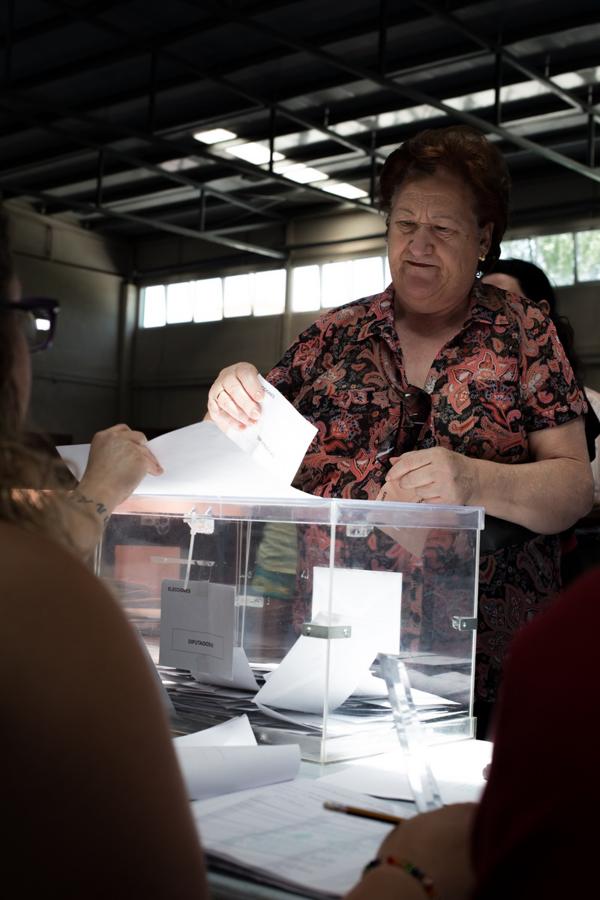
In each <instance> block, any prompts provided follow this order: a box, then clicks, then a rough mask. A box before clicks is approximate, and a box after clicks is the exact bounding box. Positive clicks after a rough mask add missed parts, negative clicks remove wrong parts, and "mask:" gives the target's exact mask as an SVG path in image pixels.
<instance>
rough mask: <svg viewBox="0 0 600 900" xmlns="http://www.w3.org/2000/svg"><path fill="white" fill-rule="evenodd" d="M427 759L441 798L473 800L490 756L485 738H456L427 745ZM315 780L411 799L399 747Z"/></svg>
mask: <svg viewBox="0 0 600 900" xmlns="http://www.w3.org/2000/svg"><path fill="white" fill-rule="evenodd" d="M426 752H427V759H428V762H429V765H430V767H431V770H432V772H433V775H434V777H435V780H436V782H437V785H438V787H439V789H440V794H441V797H442V800H443V802H444V803H445V804H448V803H476V802H477V801H478V800H479V798H480V797H481V794H482V792H483V788H484V787H485V779H484V777H483V770H484V768H485V766H487V765H488V763H489V762H490V760H491V758H492V744H491V743H490V742H489V741H475V740H467V741H456V742H454V743H448V744H437V745H434V746H430V747H427V751H426ZM319 783H321V784H323V785H326V786H328V787H336V788H343V789H352V788H355V787H356V785H359V786H360V789H361V791H364V793H365V794H371V795H372V796H374V797H384V798H387V799H394V800H410V799H412V791H411V789H410V785H409V782H408V776H407V774H406V765H405V762H404V758H403V755H402V752H401V751H400V750H397V751H394V752H392V753H386V754H382V755H381V756H378V757H376V758H375V759H360V760H353V761H352V762H350V763H347V764H346V765H345V766H344V769H343V771H341V772H337V773H335V774H333V775H325V776H323V777H322V778H320V779H319Z"/></svg>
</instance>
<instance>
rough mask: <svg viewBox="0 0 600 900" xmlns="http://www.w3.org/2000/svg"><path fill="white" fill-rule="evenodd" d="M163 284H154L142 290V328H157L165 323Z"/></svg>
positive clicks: (165, 311) (165, 310)
mask: <svg viewBox="0 0 600 900" xmlns="http://www.w3.org/2000/svg"><path fill="white" fill-rule="evenodd" d="M165 293H166V292H165V286H164V284H155V285H152V287H147V288H145V289H144V297H143V300H144V305H143V319H142V322H143V327H144V328H159V327H160V326H161V325H165V324H166V322H167V308H166V300H165Z"/></svg>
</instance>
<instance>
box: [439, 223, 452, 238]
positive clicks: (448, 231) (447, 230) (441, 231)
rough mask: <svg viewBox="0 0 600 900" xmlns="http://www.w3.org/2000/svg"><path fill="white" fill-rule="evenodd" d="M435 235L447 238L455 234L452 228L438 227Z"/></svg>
mask: <svg viewBox="0 0 600 900" xmlns="http://www.w3.org/2000/svg"><path fill="white" fill-rule="evenodd" d="M435 233H436V234H441V235H442V236H443V237H447V236H448V235H450V234H453V233H454V232H453V231H452V229H451V228H445V227H444V226H443V225H436V226H435Z"/></svg>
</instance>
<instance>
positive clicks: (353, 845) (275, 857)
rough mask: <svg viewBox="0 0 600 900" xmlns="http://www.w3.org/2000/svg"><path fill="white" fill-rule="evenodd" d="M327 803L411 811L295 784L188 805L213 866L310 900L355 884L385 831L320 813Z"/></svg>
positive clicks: (311, 783)
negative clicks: (298, 892)
mask: <svg viewBox="0 0 600 900" xmlns="http://www.w3.org/2000/svg"><path fill="white" fill-rule="evenodd" d="M325 800H333V801H337V802H339V803H344V804H351V805H353V806H362V807H368V808H370V809H377V810H382V811H385V812H391V813H392V814H397V815H400V816H410V815H414V806H413V805H412V804H402V805H400V804H397V803H388V802H386V801H383V800H373V798H372V797H367V796H365V795H363V794H358V793H354V792H352V791H345V790H340V789H339V788H335V787H329V786H322V785H320V784H319V783H318V782H315V781H310V780H308V779H300V780H296V781H293V782H289V783H287V784H278V785H273V786H271V787H267V788H262V789H260V790H258V791H244V792H243V793H241V794H238V795H232V794H230V795H229V796H227V797H215V798H214V799H212V800H205V801H200V802H197V803H193V804H192V811H193V814H194V818H195V819H196V823H197V826H198V831H199V833H200V838H201V841H202V845H203V847H204V849H205V851H206V853H207V854H208V856H209V858H211V859H218V860H219V862H220V863H229V864H231V866H232V868H234V869H235V870H236V871H241V872H243V871H247V872H252V873H254V874H256V875H258V876H260V880H261V881H262V882H264V883H266V884H271V885H276V886H279V887H288V888H289V887H296V888H298V887H300V888H302V892H303V893H304V892H306V893H308V894H309V895H310V896H314V897H339V896H341V895H342V894H344V893H346V892H347V891H348V890H349V889H350V888H351V887H352V886H353V885H354V884H356V882H357V881H358V880H359V879H360V875H361V872H362V869H363V867H364V866H365V865H366V864H367V863H368V862H369V860H370V859H373V857H374V856H375V855H376V853H377V850H378V849H379V845H380V844H381V842H382V840H383V839H384V837H385V836H386V835H387V834H388V832H389V831H390V829H391V826H389V825H386V824H385V823H382V822H377V821H374V820H372V819H360V818H357V817H356V816H346V815H340V814H339V813H334V812H330V811H328V810H326V809H323V803H324V801H325Z"/></svg>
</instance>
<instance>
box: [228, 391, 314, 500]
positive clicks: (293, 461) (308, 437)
mask: <svg viewBox="0 0 600 900" xmlns="http://www.w3.org/2000/svg"><path fill="white" fill-rule="evenodd" d="M258 377H259V381H260V383H261V385H262V386H263V388H264V391H265V396H264V398H263V400H262V401H261V414H260V418H259V420H258V422H257V423H256V424H255V425H248V426H247V427H246V428H244V429H243V430H240V429H237V428H230V429H229V431H228V432H227V437H229V438H231V440H232V441H234V442H235V443H236V444H237V445H238V447H241V449H242V450H243V451H244V452H245V453H247V454H248V455H249V456H250V457H251V458H252V459H253V460H254V461H255V462H256V463H258V465H260V466H262V467H263V468H264V469H267V470H268V471H270V472H272V473H273V474H274V475H275V476H276V478H277V479H279V480H281V481H282V482H284V483H285V484H291V483H292V481H293V480H294V475H295V474H296V472H297V471H298V469H299V467H300V463H301V462H302V460H303V459H304V455H305V453H306V451H307V450H308V448H309V446H310V444H311V442H312V439H313V438H314V436H315V434H316V433H317V429H316V427H315V426H314V425H311V424H310V422H307V420H306V419H305V418H304V417H303V416H301V415H300V413H299V412H298V411H297V410H296V409H295V408H294V407H293V406H292V404H291V403H290V402H289V400H286V398H285V397H284V396H283V394H281V393H280V392H279V391H278V390H277V388H274V387H273V385H272V384H269V382H268V381H266V380H265V379H264V378H263V377H262V375H259V376H258Z"/></svg>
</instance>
